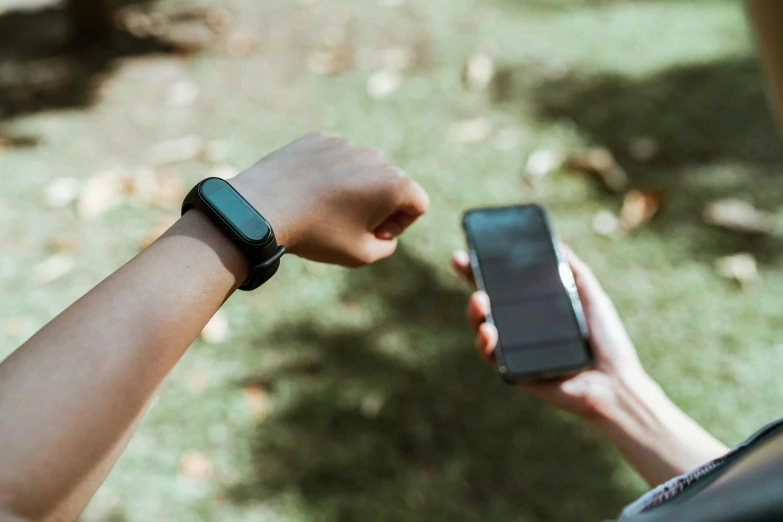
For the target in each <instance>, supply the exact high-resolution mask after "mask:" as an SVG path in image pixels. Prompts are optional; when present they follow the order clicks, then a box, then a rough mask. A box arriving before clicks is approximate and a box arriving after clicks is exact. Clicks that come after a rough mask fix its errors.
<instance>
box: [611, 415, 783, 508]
mask: <svg viewBox="0 0 783 522" xmlns="http://www.w3.org/2000/svg"><path fill="white" fill-rule="evenodd" d="M781 435H783V420H779V421H776V422H773V423H771V424H769V425H767V426H765V427H764V428H762V429H761V430H759V431H758V432H756V433H755V434H754V435H753V436H752V437H750V438H749V439H748V440H747V441H745V442H743V443H742V444H740V445H739V446H737V448H735V449H734V450H732V451H731V452H729V453H728V454H727V455H725V456H723V457H720V458H719V459H716V460H714V461H712V462H709V463H707V464H705V465H704V466H701V467H699V468H698V469H696V470H694V471H692V472H690V473H687V474H685V475H682V476H680V477H676V478H674V479H672V480H670V481H668V482H667V483H665V484H662V485H661V486H659V487H657V488H656V489H654V490H652V491H651V492H650V493H648V494H646V495H644V496H643V497H642V498H640V499H639V500H637V501H636V502H634V503H633V504H631V505H630V506H628V507H627V508H626V509H625V510H624V511H623V514H622V516H621V518H620V522H658V521H663V520H667V521H671V522H702V521H704V522H707V521H711V522H728V521H732V522H733V521H738V522H739V521H742V522H766V521H771V520H776V521H783V460H780V461H776V462H770V463H769V464H768V465H767V466H765V467H763V468H761V469H758V470H755V471H753V472H749V473H748V475H745V476H742V477H741V478H738V479H736V480H733V481H731V482H728V483H725V484H721V485H719V486H714V487H709V485H710V484H711V483H712V482H713V481H714V480H715V479H717V478H718V477H720V476H721V474H722V473H723V472H724V471H726V470H727V469H729V468H730V467H732V466H733V465H734V464H735V463H737V462H738V461H740V460H741V459H742V458H743V457H744V456H745V455H747V454H749V453H751V452H753V451H754V449H756V448H758V447H759V445H760V444H762V443H764V442H766V441H768V440H770V439H772V438H774V437H779V436H781Z"/></svg>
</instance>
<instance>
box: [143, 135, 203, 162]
mask: <svg viewBox="0 0 783 522" xmlns="http://www.w3.org/2000/svg"><path fill="white" fill-rule="evenodd" d="M202 147H203V141H202V140H201V138H199V137H198V136H193V135H189V136H182V137H181V138H177V139H173V140H168V141H162V142H160V143H158V144H157V145H155V146H154V147H153V148H152V151H151V155H152V161H153V162H154V163H155V164H156V165H166V164H168V163H177V162H180V161H188V160H191V159H193V158H195V157H196V156H198V155H199V153H200V152H201V148H202Z"/></svg>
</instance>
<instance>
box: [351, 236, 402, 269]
mask: <svg viewBox="0 0 783 522" xmlns="http://www.w3.org/2000/svg"><path fill="white" fill-rule="evenodd" d="M396 249H397V240H396V239H394V238H391V239H377V238H375V237H370V239H369V240H368V241H367V243H366V244H365V245H364V248H362V250H361V253H360V255H359V258H358V260H357V261H358V265H367V264H370V263H374V262H376V261H378V260H380V259H384V258H386V257H389V256H390V255H392V254H393V253H394V251H395V250H396Z"/></svg>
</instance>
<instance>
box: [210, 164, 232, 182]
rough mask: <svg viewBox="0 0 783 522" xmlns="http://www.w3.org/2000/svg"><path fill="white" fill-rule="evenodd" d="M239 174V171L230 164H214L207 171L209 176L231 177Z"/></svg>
mask: <svg viewBox="0 0 783 522" xmlns="http://www.w3.org/2000/svg"><path fill="white" fill-rule="evenodd" d="M237 174H239V171H238V170H237V169H235V168H234V167H232V166H231V165H215V166H214V167H212V169H210V171H209V177H212V178H221V179H231V178H233V177H234V176H236V175H237Z"/></svg>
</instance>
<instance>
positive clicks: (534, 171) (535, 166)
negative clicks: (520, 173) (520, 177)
mask: <svg viewBox="0 0 783 522" xmlns="http://www.w3.org/2000/svg"><path fill="white" fill-rule="evenodd" d="M562 164H563V156H562V155H561V154H558V153H557V152H555V151H553V150H551V149H536V150H534V151H533V152H532V153H531V154H530V156H528V157H527V161H526V162H525V177H526V178H527V179H529V180H532V181H535V180H539V179H541V178H543V177H545V176H546V175H548V174H550V173H551V172H553V171H555V170H557V169H559V168H560V166H561V165H562Z"/></svg>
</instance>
